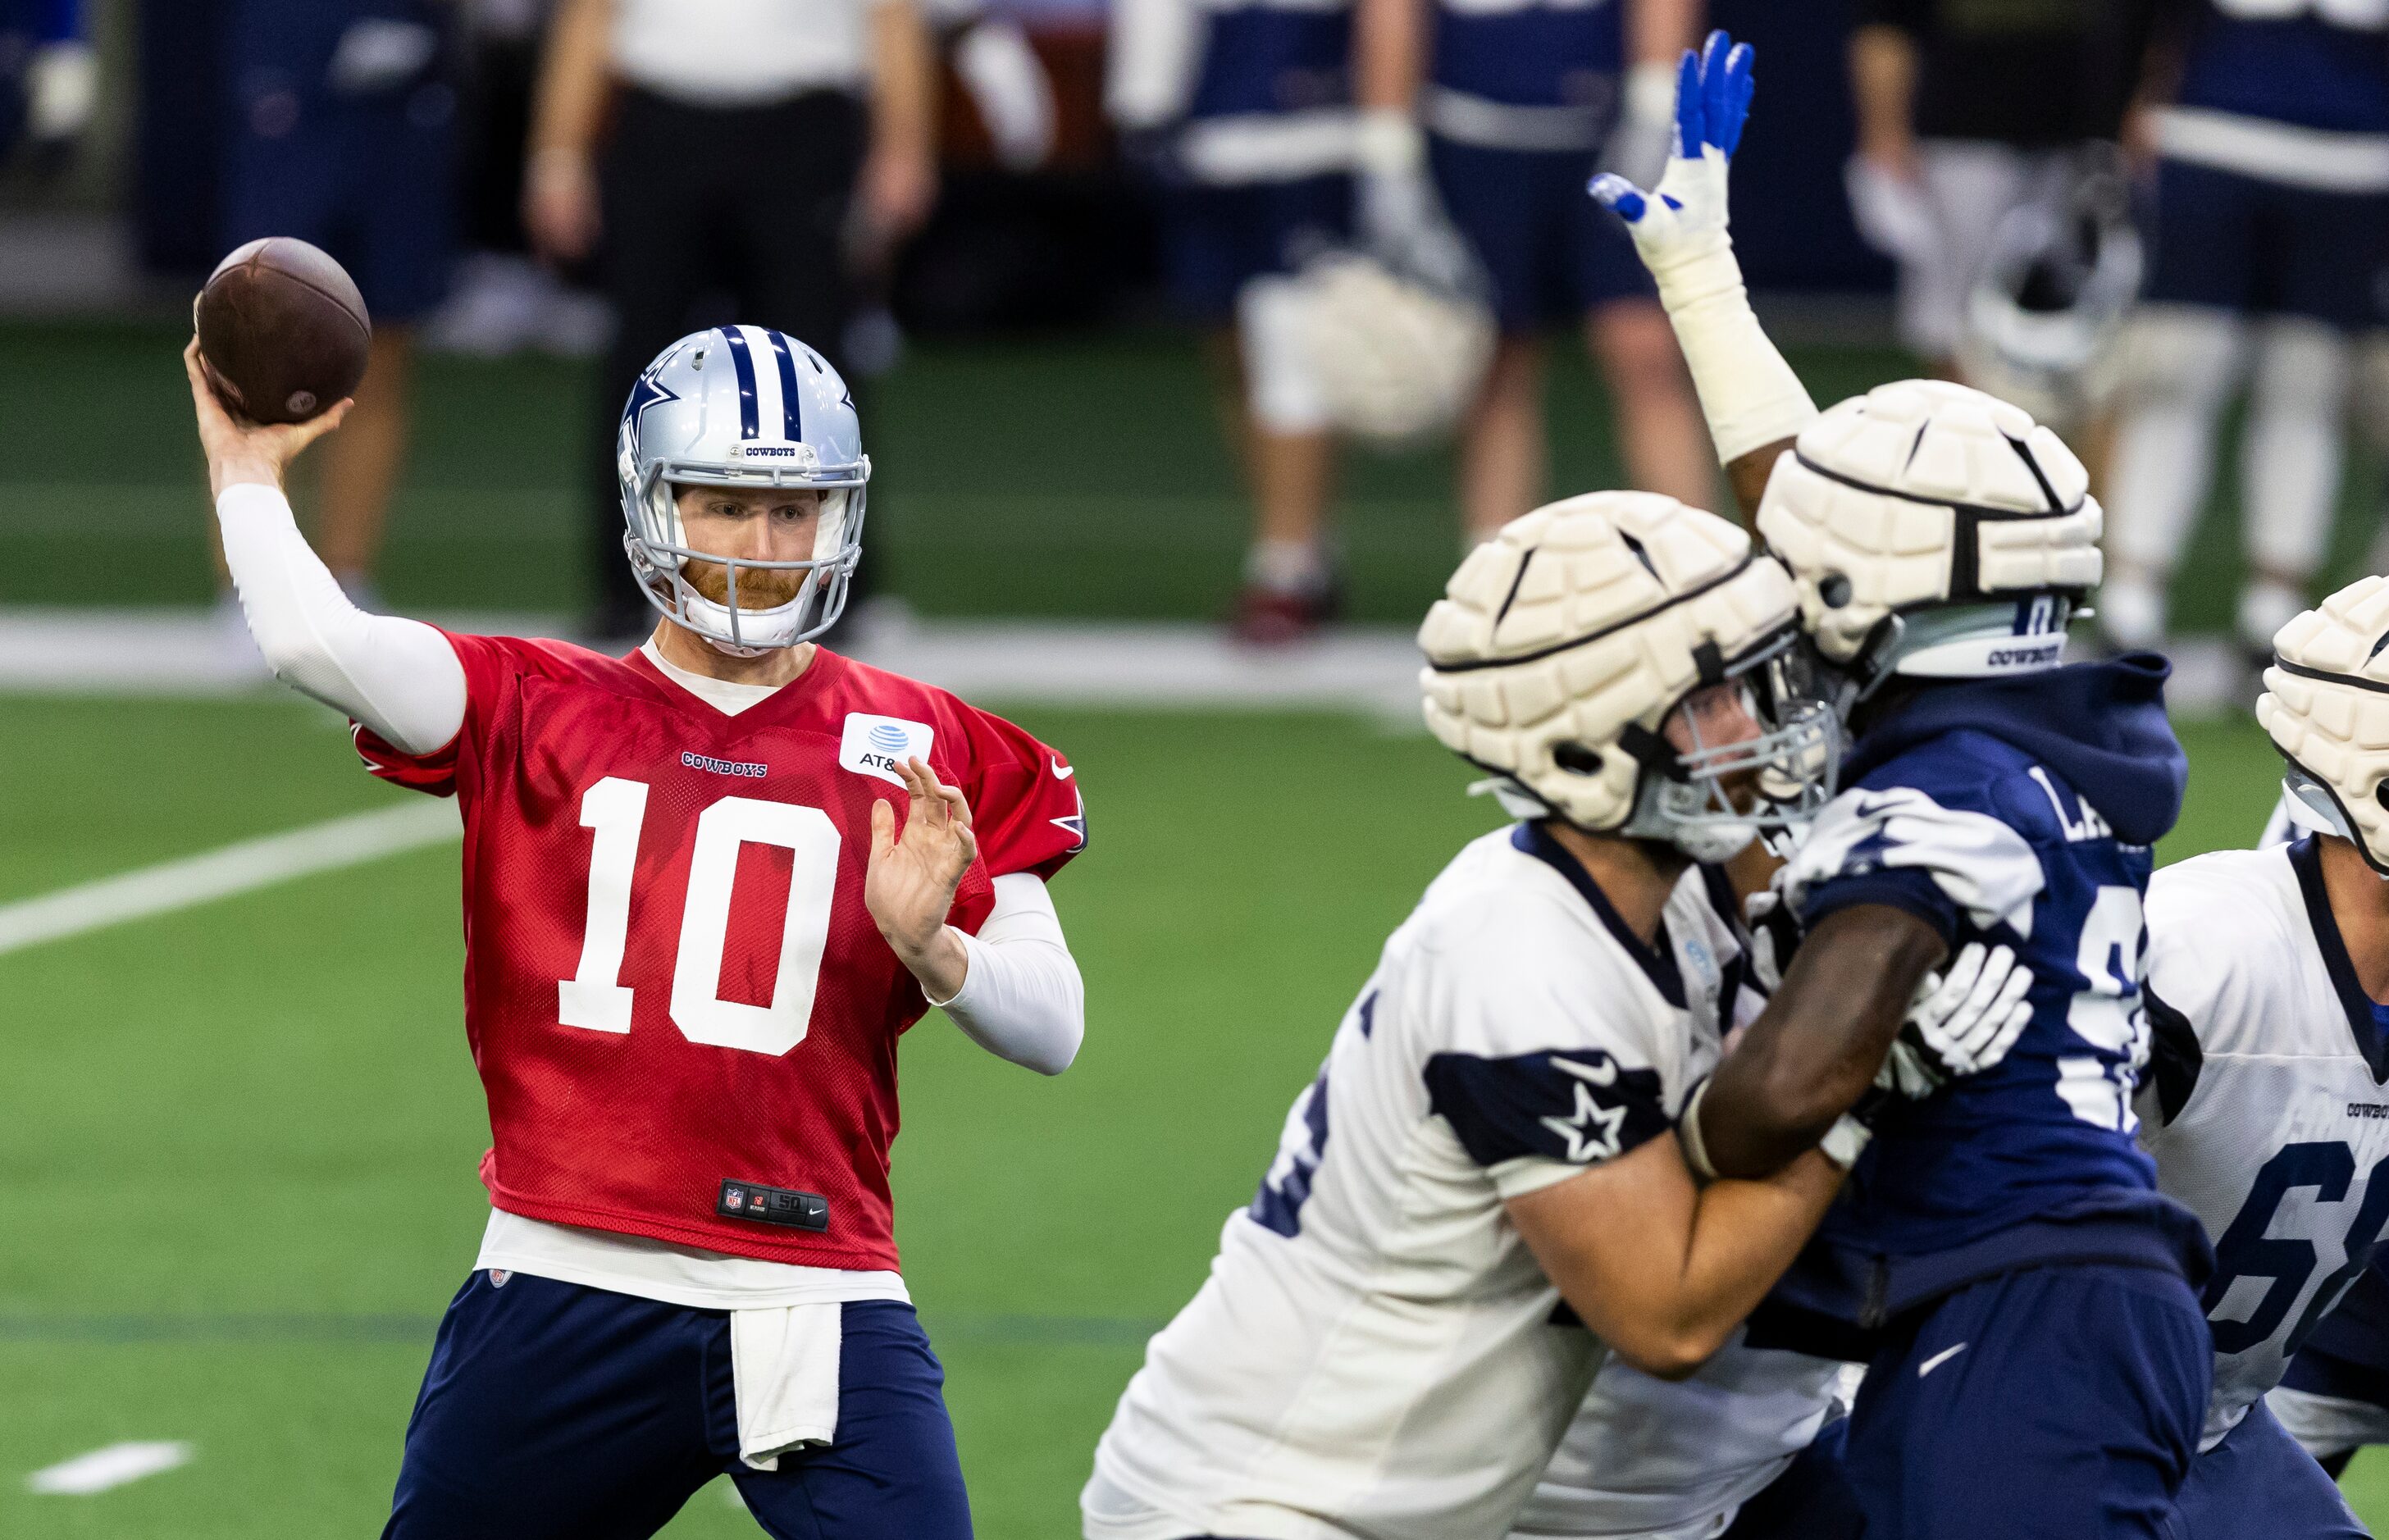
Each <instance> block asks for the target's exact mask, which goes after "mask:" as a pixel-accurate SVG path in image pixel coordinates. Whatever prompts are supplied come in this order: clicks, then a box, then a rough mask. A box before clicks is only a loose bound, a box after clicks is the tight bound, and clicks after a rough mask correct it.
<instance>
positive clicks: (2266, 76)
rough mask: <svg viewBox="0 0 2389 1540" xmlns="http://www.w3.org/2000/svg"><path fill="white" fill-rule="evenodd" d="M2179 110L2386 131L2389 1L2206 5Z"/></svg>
mask: <svg viewBox="0 0 2389 1540" xmlns="http://www.w3.org/2000/svg"><path fill="white" fill-rule="evenodd" d="M2197 9H2198V11H2199V13H2200V14H2199V16H2198V17H2197V19H2196V20H2195V22H2194V23H2193V25H2192V28H2191V34H2190V48H2189V54H2188V57H2187V59H2186V61H2185V65H2184V69H2183V73H2182V81H2181V88H2180V92H2179V95H2178V96H2177V98H2176V100H2177V101H2178V104H2179V105H2180V106H2182V107H2187V108H2204V110H2206V111H2210V112H2223V113H2229V114H2230V115H2232V116H2234V117H2242V118H2257V119H2265V120H2269V121H2274V122H2280V123H2288V124H2292V125H2293V126H2295V127H2299V128H2311V129H2321V130H2325V131H2328V132H2331V133H2334V134H2389V0H2201V3H2200V4H2199V6H2197Z"/></svg>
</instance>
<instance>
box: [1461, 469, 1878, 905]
mask: <svg viewBox="0 0 2389 1540" xmlns="http://www.w3.org/2000/svg"><path fill="white" fill-rule="evenodd" d="M1799 613H1800V612H1799V603H1798V599H1797V597H1796V595H1795V592H1794V591H1793V586H1792V580H1791V579H1790V577H1789V576H1788V575H1787V574H1786V573H1785V572H1784V570H1783V568H1782V566H1781V565H1780V564H1778V563H1777V562H1776V561H1775V560H1774V558H1772V557H1770V556H1767V555H1763V554H1757V553H1756V552H1754V551H1753V550H1752V549H1751V541H1750V537H1749V535H1747V534H1745V533H1744V531H1743V530H1742V529H1741V528H1739V527H1737V526H1735V525H1732V524H1730V523H1728V522H1727V521H1726V520H1724V519H1721V518H1719V517H1718V516H1717V515H1714V514H1705V513H1702V512H1701V511H1700V510H1698V509H1696V508H1688V507H1686V506H1685V505H1684V504H1682V503H1678V502H1677V501H1676V500H1675V499H1673V498H1670V497H1662V496H1660V495H1658V494H1657V493H1654V492H1616V491H1611V492H1592V493H1589V494H1587V495H1585V496H1582V497H1572V498H1569V499H1566V500H1565V501H1564V502H1560V503H1552V504H1551V505H1550V506H1548V507H1544V508H1539V509H1537V510H1536V511H1535V512H1533V513H1531V514H1528V515H1526V516H1525V517H1524V518H1520V519H1517V520H1515V521H1514V522H1512V523H1510V524H1508V525H1506V526H1504V527H1503V528H1502V529H1501V533H1500V534H1498V535H1496V536H1495V537H1494V538H1493V539H1491V540H1489V541H1486V542H1485V543H1484V544H1482V545H1480V546H1478V547H1477V548H1476V550H1475V551H1474V552H1472V553H1470V554H1469V556H1468V559H1467V560H1466V561H1464V562H1463V563H1462V564H1461V566H1460V570H1459V571H1457V572H1455V573H1453V574H1452V577H1451V581H1450V583H1449V584H1447V585H1446V586H1445V589H1444V597H1443V598H1442V599H1441V600H1440V601H1438V602H1437V605H1436V606H1435V607H1434V608H1433V609H1432V610H1429V611H1428V612H1427V617H1426V623H1425V624H1424V626H1422V627H1420V628H1419V645H1420V646H1421V647H1422V648H1423V649H1424V651H1425V653H1426V657H1427V665H1426V668H1425V669H1424V671H1422V672H1421V674H1420V675H1419V683H1420V686H1421V688H1422V689H1423V690H1424V693H1425V696H1426V724H1427V727H1428V729H1429V730H1430V731H1432V732H1434V733H1435V735H1436V736H1437V738H1439V739H1441V740H1442V741H1443V743H1444V745H1445V746H1446V747H1448V748H1450V750H1451V751H1452V752H1453V753H1455V754H1458V755H1459V756H1460V757H1462V758H1463V759H1466V760H1468V761H1469V762H1470V763H1471V764H1474V765H1477V766H1480V767H1482V768H1483V769H1485V770H1489V771H1491V772H1492V773H1493V775H1494V776H1495V778H1496V780H1495V788H1496V790H1497V791H1499V792H1500V793H1501V796H1502V801H1503V804H1504V805H1505V806H1507V807H1508V808H1510V809H1511V810H1512V811H1513V812H1514V813H1518V814H1521V815H1522V816H1528V817H1541V816H1547V815H1549V816H1557V817H1559V818H1563V819H1565V820H1566V821H1568V822H1570V823H1572V824H1574V825H1576V826H1577V827H1578V828H1579V829H1583V830H1586V831H1587V832H1589V833H1593V834H1623V835H1628V836H1632V837H1637V838H1648V839H1654V840H1660V841H1663V842H1665V843H1667V844H1670V845H1673V846H1676V847H1677V848H1678V849H1680V850H1681V851H1683V852H1684V853H1685V854H1686V855H1689V856H1691V857H1692V858H1693V859H1695V860H1723V859H1726V858H1728V857H1730V856H1731V855H1732V854H1733V853H1734V852H1735V851H1737V850H1739V849H1741V848H1742V847H1743V846H1745V845H1747V844H1749V843H1750V841H1751V839H1752V838H1753V837H1754V836H1755V835H1757V834H1758V833H1759V832H1760V831H1762V830H1764V829H1769V828H1782V827H1785V826H1787V825H1789V824H1791V823H1794V822H1798V821H1805V820H1807V819H1808V818H1809V817H1811V816H1813V815H1814V814H1815V813H1816V811H1817V810H1818V809H1819V808H1821V807H1823V805H1824V804H1825V802H1826V801H1828V800H1830V799H1831V797H1832V795H1833V775H1834V771H1835V770H1836V769H1837V767H1838V765H1839V762H1840V725H1839V722H1838V720H1837V719H1835V718H1834V716H1833V713H1832V712H1831V711H1830V710H1828V709H1826V708H1825V707H1824V706H1821V705H1820V704H1818V703H1816V702H1815V700H1814V698H1813V694H1812V693H1811V692H1810V691H1808V689H1807V688H1806V687H1805V684H1804V682H1803V681H1793V680H1788V679H1786V678H1785V677H1784V670H1786V669H1787V668H1792V667H1795V666H1796V664H1797V662H1798V661H1799V659H1798V656H1797V655H1796V654H1795V650H1794V645H1793V644H1794V643H1795V642H1796V641H1797V640H1798V636H1799ZM1735 681H1740V682H1742V683H1743V684H1744V686H1745V688H1746V689H1747V690H1748V692H1749V694H1748V700H1749V705H1750V706H1751V709H1752V715H1753V716H1754V717H1756V718H1757V720H1758V722H1759V724H1760V726H1761V728H1762V730H1763V731H1762V734H1761V736H1759V737H1757V738H1755V739H1751V740H1747V741H1745V742H1742V743H1737V744H1730V745H1720V746H1718V747H1715V748H1705V747H1702V746H1700V745H1699V740H1698V737H1697V734H1695V738H1694V747H1693V749H1692V750H1691V751H1689V752H1683V751H1679V750H1678V749H1677V748H1676V747H1675V745H1673V744H1671V743H1669V742H1668V740H1667V738H1666V737H1665V736H1663V731H1664V728H1665V725H1666V723H1667V718H1668V716H1669V714H1670V713H1672V712H1673V711H1674V710H1675V709H1676V708H1677V706H1680V705H1681V704H1682V703H1683V701H1684V699H1685V697H1686V696H1688V695H1690V694H1693V692H1695V691H1698V690H1702V689H1706V688H1707V687H1709V686H1711V685H1717V684H1725V683H1729V682H1735ZM1750 770H1756V771H1757V772H1758V778H1759V786H1760V788H1761V790H1762V791H1764V792H1765V794H1766V795H1767V797H1768V798H1769V801H1768V802H1767V803H1766V804H1765V805H1763V806H1760V807H1757V808H1738V807H1736V806H1735V805H1734V802H1733V799H1732V797H1731V795H1730V794H1729V793H1728V791H1727V789H1726V786H1725V784H1724V782H1725V780H1726V778H1728V777H1730V776H1734V775H1737V774H1740V773H1743V772H1746V771H1750Z"/></svg>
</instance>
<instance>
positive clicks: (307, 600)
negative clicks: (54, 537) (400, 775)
mask: <svg viewBox="0 0 2389 1540" xmlns="http://www.w3.org/2000/svg"><path fill="white" fill-rule="evenodd" d="M216 519H217V522H218V524H219V525H220V526H221V527H222V528H223V531H224V565H225V566H227V567H229V568H230V569H231V571H232V579H233V586H234V587H235V588H236V590H237V591H238V592H239V594H240V603H241V609H242V611H243V612H244V613H245V614H246V615H247V617H248V618H249V634H250V635H251V636H252V637H254V638H255V639H256V641H257V646H258V651H260V652H261V653H262V654H264V655H265V661H266V663H267V664H268V665H269V666H271V667H272V668H273V669H274V672H275V674H276V675H277V676H279V677H280V678H281V679H282V681H284V682H285V683H287V684H288V685H290V686H291V687H292V688H294V689H296V690H298V691H299V692H300V693H301V694H306V695H311V696H313V698H315V699H316V700H319V701H322V702H323V703H324V704H325V705H326V706H330V707H332V708H333V709H334V710H336V711H340V712H344V713H346V714H347V715H348V716H349V717H350V718H351V719H353V720H355V721H358V722H361V723H363V724H364V726H365V727H367V728H369V729H370V730H372V732H374V733H375V734H376V735H377V736H378V737H380V738H382V739H384V740H386V741H388V742H389V743H390V744H391V745H394V746H396V747H398V748H400V749H402V750H404V751H405V752H406V753H409V754H429V753H431V752H432V751H434V750H435V749H438V748H441V747H442V746H443V745H446V744H447V743H448V741H449V740H450V739H452V738H454V737H455V736H456V733H457V732H458V731H459V730H460V729H461V728H462V727H463V726H464V725H465V668H464V665H463V664H461V663H459V662H458V661H457V659H456V652H455V649H454V648H453V647H451V646H450V645H449V644H448V639H447V638H446V637H445V636H443V635H441V633H440V632H439V631H438V630H434V629H433V628H432V627H429V626H427V625H425V624H423V623H422V622H421V621H419V620H403V619H400V618H398V617H393V616H383V615H368V614H366V613H365V612H364V611H363V610H361V609H359V608H357V606H356V605H354V604H352V603H351V602H350V600H349V596H348V595H347V594H346V593H344V592H341V590H340V585H339V582H338V581H337V580H335V579H334V578H333V577H332V573H331V569H330V568H328V567H326V566H325V565H324V563H323V559H322V558H321V557H319V556H317V555H316V554H315V553H314V551H313V548H311V547H310V546H309V545H308V544H307V541H306V538H305V537H304V536H302V535H300V532H299V524H298V521H297V520H296V519H295V518H294V517H292V515H291V512H290V503H289V500H288V499H287V498H286V497H284V496H283V494H282V491H281V490H280V489H279V488H275V487H267V486H260V485H246V484H245V485H241V486H234V487H227V488H225V489H224V491H223V493H222V494H221V495H220V496H218V497H217V499H216ZM647 656H648V658H649V660H650V661H652V662H653V663H654V664H655V665H656V666H657V668H659V669H660V670H662V672H663V673H664V674H665V675H666V676H667V677H668V678H670V679H671V680H673V681H675V682H677V683H679V684H681V685H682V686H683V688H686V689H687V690H689V691H690V693H691V694H695V695H696V696H697V698H699V699H700V700H704V701H706V702H707V703H708V704H709V705H711V706H714V707H715V709H717V710H720V711H722V712H723V713H724V714H725V715H730V716H735V715H737V714H738V713H739V712H741V711H744V710H746V709H747V707H749V706H753V705H755V704H757V703H758V702H760V701H761V700H763V699H765V698H767V697H768V696H769V695H770V694H772V693H773V692H771V691H770V690H766V689H760V688H759V687H757V686H753V685H739V684H733V683H730V682H729V681H722V680H715V679H709V678H707V677H706V676H704V675H701V674H696V673H692V672H690V671H689V670H687V669H684V668H679V667H677V666H675V665H673V664H671V663H669V662H667V661H665V659H664V658H663V657H662V655H660V654H659V653H658V652H657V651H656V650H655V649H654V647H653V645H652V644H650V646H649V647H648V649H647ZM957 934H958V935H962V942H963V948H964V950H965V953H966V954H967V955H968V956H969V959H970V964H969V968H968V970H967V971H966V972H965V974H964V976H963V986H962V990H961V992H960V993H958V994H957V995H955V996H954V998H953V999H950V1000H946V1001H943V1002H942V1008H943V1009H944V1011H945V1012H946V1014H947V1016H948V1017H950V1018H951V1019H952V1021H953V1023H954V1025H957V1026H959V1027H961V1028H962V1029H963V1032H964V1034H965V1036H967V1037H969V1038H970V1039H971V1041H973V1042H975V1043H977V1044H978V1045H979V1046H980V1047H981V1048H983V1049H985V1050H988V1051H989V1052H990V1053H992V1054H994V1055H996V1056H997V1057H998V1058H1000V1059H1006V1060H1009V1061H1011V1062H1012V1063H1016V1064H1021V1065H1024V1066H1026V1067H1028V1068H1029V1069H1033V1070H1035V1071H1037V1072H1038V1073H1039V1074H1041V1075H1059V1074H1060V1073H1061V1072H1062V1071H1063V1070H1065V1069H1067V1068H1068V1067H1069V1064H1070V1061H1071V1059H1072V1058H1074V1057H1075V1056H1076V1055H1077V1053H1078V1051H1079V1043H1080V1039H1081V1037H1083V1036H1084V1034H1085V1023H1086V1004H1085V990H1084V986H1083V984H1082V983H1081V981H1080V976H1079V964H1078V960H1077V959H1075V958H1073V957H1072V956H1071V955H1070V948H1069V946H1068V944H1067V942H1065V941H1064V939H1063V936H1062V922H1061V919H1060V917H1059V916H1058V915H1056V914H1055V913H1054V900H1053V897H1052V896H1051V895H1050V894H1048V893H1047V892H1046V891H1045V884H1044V881H1043V879H1041V878H1040V877H1038V876H1037V875H1036V874H1035V873H1034V872H1011V873H1008V874H1006V875H1004V876H1001V877H998V878H996V879H995V908H994V910H993V911H992V912H991V913H990V914H989V916H988V918H987V922H986V923H984V924H982V925H981V926H980V927H979V931H978V934H977V935H967V934H963V933H960V932H957ZM932 1003H939V1002H932Z"/></svg>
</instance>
